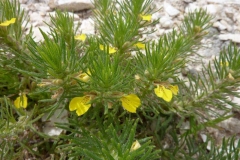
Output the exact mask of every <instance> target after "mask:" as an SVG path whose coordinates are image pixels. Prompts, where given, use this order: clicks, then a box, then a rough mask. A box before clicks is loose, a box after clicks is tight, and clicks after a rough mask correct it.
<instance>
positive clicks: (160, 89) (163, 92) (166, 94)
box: [154, 85, 172, 102]
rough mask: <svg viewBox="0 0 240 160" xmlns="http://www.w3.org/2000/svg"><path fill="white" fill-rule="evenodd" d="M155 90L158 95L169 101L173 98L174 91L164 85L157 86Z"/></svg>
mask: <svg viewBox="0 0 240 160" xmlns="http://www.w3.org/2000/svg"><path fill="white" fill-rule="evenodd" d="M154 92H155V94H156V95H157V96H158V97H160V98H162V99H164V100H165V101H167V102H170V101H171V100H172V91H171V90H170V89H166V88H165V86H163V85H158V86H157V88H155V89H154Z"/></svg>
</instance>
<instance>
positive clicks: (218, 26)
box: [213, 21, 227, 30]
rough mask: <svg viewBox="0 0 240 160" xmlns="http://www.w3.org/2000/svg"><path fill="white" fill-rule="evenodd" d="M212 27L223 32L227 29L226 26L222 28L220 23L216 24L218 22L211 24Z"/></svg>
mask: <svg viewBox="0 0 240 160" xmlns="http://www.w3.org/2000/svg"><path fill="white" fill-rule="evenodd" d="M213 27H216V28H218V29H219V30H225V29H227V27H226V26H224V25H223V24H222V23H220V22H218V21H217V22H214V23H213Z"/></svg>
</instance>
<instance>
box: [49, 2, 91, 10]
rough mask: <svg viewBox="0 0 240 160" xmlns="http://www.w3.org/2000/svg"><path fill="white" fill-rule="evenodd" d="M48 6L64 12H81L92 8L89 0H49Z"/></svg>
mask: <svg viewBox="0 0 240 160" xmlns="http://www.w3.org/2000/svg"><path fill="white" fill-rule="evenodd" d="M48 5H49V7H50V8H54V9H55V8H56V9H60V10H64V11H81V10H85V9H91V8H93V7H94V6H93V3H92V1H91V0H49V3H48Z"/></svg>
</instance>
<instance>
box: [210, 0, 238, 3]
mask: <svg viewBox="0 0 240 160" xmlns="http://www.w3.org/2000/svg"><path fill="white" fill-rule="evenodd" d="M207 2H208V3H222V4H240V1H239V0H207Z"/></svg>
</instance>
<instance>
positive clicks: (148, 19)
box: [140, 14, 152, 21]
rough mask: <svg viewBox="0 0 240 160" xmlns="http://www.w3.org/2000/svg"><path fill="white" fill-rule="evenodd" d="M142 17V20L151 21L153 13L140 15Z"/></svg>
mask: <svg viewBox="0 0 240 160" xmlns="http://www.w3.org/2000/svg"><path fill="white" fill-rule="evenodd" d="M140 16H141V17H142V20H144V21H151V20H152V15H151V14H148V15H140Z"/></svg>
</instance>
